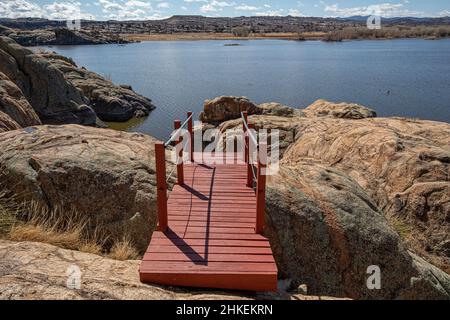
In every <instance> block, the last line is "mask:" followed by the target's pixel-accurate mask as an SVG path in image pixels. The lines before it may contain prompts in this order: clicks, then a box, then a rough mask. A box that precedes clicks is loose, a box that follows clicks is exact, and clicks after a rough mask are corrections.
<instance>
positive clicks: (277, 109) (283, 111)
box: [258, 102, 303, 117]
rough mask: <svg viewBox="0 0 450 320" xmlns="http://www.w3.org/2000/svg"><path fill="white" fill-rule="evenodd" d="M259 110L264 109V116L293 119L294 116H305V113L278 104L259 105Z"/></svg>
mask: <svg viewBox="0 0 450 320" xmlns="http://www.w3.org/2000/svg"><path fill="white" fill-rule="evenodd" d="M258 108H259V109H262V114H264V115H268V116H279V117H293V116H303V112H302V111H301V110H299V109H295V108H292V107H289V106H285V105H283V104H280V103H276V102H267V103H261V104H260V105H258Z"/></svg>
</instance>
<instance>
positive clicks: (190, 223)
mask: <svg viewBox="0 0 450 320" xmlns="http://www.w3.org/2000/svg"><path fill="white" fill-rule="evenodd" d="M207 223H211V225H213V226H214V228H217V227H220V228H251V229H253V228H254V227H255V224H254V223H251V222H250V223H242V222H235V221H229V222H218V221H213V222H212V221H208V219H203V220H201V221H189V220H183V221H176V220H172V221H171V222H170V225H171V226H182V227H188V226H189V227H206V225H207Z"/></svg>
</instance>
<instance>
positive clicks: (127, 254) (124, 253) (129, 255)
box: [108, 237, 139, 260]
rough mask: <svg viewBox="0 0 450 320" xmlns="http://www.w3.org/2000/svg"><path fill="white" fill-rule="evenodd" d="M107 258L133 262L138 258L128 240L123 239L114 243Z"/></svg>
mask: <svg viewBox="0 0 450 320" xmlns="http://www.w3.org/2000/svg"><path fill="white" fill-rule="evenodd" d="M108 257H110V258H111V259H115V260H134V259H137V258H138V257H139V252H138V251H137V250H136V248H135V247H134V246H133V244H132V242H131V241H130V239H129V238H128V237H124V238H123V239H121V240H119V241H116V242H115V243H114V245H113V246H112V248H111V250H110V252H109V255H108Z"/></svg>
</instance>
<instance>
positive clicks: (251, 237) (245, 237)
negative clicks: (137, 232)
mask: <svg viewBox="0 0 450 320" xmlns="http://www.w3.org/2000/svg"><path fill="white" fill-rule="evenodd" d="M169 230H170V228H169ZM206 236H208V239H216V240H219V239H223V240H259V241H267V239H266V238H264V237H263V236H261V235H259V234H239V233H237V234H236V233H209V234H208V235H207V234H206V232H195V233H193V232H190V233H188V234H186V235H184V234H179V233H174V232H167V234H164V235H161V234H159V233H156V232H154V233H153V237H158V238H161V237H164V238H166V237H167V238H170V239H205V238H206Z"/></svg>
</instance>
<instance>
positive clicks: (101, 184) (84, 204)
mask: <svg viewBox="0 0 450 320" xmlns="http://www.w3.org/2000/svg"><path fill="white" fill-rule="evenodd" d="M155 141H156V140H155V139H153V138H151V137H149V136H146V135H143V134H131V133H125V132H119V131H114V130H110V129H100V128H92V127H85V126H78V125H61V126H36V127H28V128H26V129H21V130H15V131H9V132H5V133H2V134H0V150H2V152H1V154H0V181H1V182H2V185H3V187H6V188H7V189H8V190H9V191H10V192H11V193H13V194H15V197H16V199H17V200H18V201H34V202H36V203H37V204H39V205H41V206H44V207H48V208H53V207H55V206H59V207H62V208H64V209H67V210H66V211H67V212H73V211H75V212H78V213H79V214H83V215H85V216H86V217H89V220H90V221H89V222H91V223H94V224H96V225H101V226H102V229H104V230H106V231H107V233H108V234H109V235H110V236H112V237H116V238H120V237H121V236H123V235H129V237H130V238H131V240H132V242H133V244H134V245H135V246H136V247H137V248H138V249H140V250H143V249H145V248H146V246H147V245H148V242H149V239H150V236H151V233H152V230H153V228H154V227H155V224H156V220H155V219H156V209H155V199H156V190H155V184H156V182H155V165H154V142H155ZM167 159H170V158H169V156H167ZM167 166H168V170H170V164H169V163H168V164H167Z"/></svg>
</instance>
